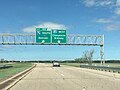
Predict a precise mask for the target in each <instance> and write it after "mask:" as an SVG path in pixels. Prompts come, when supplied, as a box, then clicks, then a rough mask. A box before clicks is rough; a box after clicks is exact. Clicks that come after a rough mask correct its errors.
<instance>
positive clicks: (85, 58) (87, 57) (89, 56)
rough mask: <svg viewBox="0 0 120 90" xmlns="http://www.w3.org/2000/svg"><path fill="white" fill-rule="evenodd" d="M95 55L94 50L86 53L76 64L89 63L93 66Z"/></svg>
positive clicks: (77, 59) (76, 60)
mask: <svg viewBox="0 0 120 90" xmlns="http://www.w3.org/2000/svg"><path fill="white" fill-rule="evenodd" d="M93 54H94V50H90V51H88V50H87V51H84V52H83V55H82V57H81V58H76V59H75V62H76V63H88V64H89V65H92V61H93V60H92V59H93Z"/></svg>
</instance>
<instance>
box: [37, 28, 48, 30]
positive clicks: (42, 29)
mask: <svg viewBox="0 0 120 90" xmlns="http://www.w3.org/2000/svg"><path fill="white" fill-rule="evenodd" d="M36 30H40V31H47V28H36Z"/></svg>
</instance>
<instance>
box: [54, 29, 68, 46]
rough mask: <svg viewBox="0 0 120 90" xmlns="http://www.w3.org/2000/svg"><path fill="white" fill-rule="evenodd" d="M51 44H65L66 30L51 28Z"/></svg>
mask: <svg viewBox="0 0 120 90" xmlns="http://www.w3.org/2000/svg"><path fill="white" fill-rule="evenodd" d="M52 43H53V44H66V30H52Z"/></svg>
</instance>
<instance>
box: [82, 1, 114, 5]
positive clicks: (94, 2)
mask: <svg viewBox="0 0 120 90" xmlns="http://www.w3.org/2000/svg"><path fill="white" fill-rule="evenodd" d="M83 3H84V5H85V6H86V7H92V6H111V5H113V4H114V3H115V2H114V1H113V0H84V1H83Z"/></svg>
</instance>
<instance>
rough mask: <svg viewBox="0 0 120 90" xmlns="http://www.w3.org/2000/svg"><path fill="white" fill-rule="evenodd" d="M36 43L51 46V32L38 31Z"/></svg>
mask: <svg viewBox="0 0 120 90" xmlns="http://www.w3.org/2000/svg"><path fill="white" fill-rule="evenodd" d="M36 43H41V44H50V43H51V31H41V30H36Z"/></svg>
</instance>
